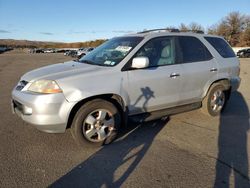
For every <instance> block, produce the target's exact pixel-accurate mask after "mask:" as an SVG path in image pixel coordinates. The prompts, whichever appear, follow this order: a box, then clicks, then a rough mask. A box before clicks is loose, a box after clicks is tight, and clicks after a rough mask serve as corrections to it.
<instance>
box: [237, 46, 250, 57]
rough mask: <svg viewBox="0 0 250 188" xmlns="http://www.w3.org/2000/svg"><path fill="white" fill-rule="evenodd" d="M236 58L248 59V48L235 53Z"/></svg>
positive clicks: (249, 53) (249, 51) (249, 54)
mask: <svg viewBox="0 0 250 188" xmlns="http://www.w3.org/2000/svg"><path fill="white" fill-rule="evenodd" d="M237 56H238V57H243V58H244V57H250V48H245V49H242V50H239V51H238V52H237Z"/></svg>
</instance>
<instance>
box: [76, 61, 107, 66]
mask: <svg viewBox="0 0 250 188" xmlns="http://www.w3.org/2000/svg"><path fill="white" fill-rule="evenodd" d="M79 62H81V63H86V64H90V65H97V66H103V67H110V65H105V64H98V63H95V62H94V61H90V60H85V59H84V60H79Z"/></svg>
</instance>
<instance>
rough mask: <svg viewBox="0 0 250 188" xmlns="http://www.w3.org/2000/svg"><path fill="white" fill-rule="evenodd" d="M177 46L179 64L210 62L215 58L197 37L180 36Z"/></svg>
mask: <svg viewBox="0 0 250 188" xmlns="http://www.w3.org/2000/svg"><path fill="white" fill-rule="evenodd" d="M176 46H177V49H178V50H177V51H178V55H177V57H178V60H177V61H178V63H191V62H199V61H208V60H210V59H212V58H213V57H212V55H211V53H210V52H209V51H208V49H207V48H206V46H205V45H204V44H203V43H202V42H201V41H200V40H199V39H198V38H196V37H192V36H178V40H177V44H176Z"/></svg>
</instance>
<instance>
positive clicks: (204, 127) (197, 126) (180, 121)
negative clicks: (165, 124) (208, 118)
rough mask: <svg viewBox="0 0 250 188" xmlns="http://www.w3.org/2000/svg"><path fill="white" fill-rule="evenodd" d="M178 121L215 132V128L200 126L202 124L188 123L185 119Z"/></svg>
mask: <svg viewBox="0 0 250 188" xmlns="http://www.w3.org/2000/svg"><path fill="white" fill-rule="evenodd" d="M180 122H182V123H185V124H188V125H192V126H194V127H198V128H201V129H206V130H209V131H213V132H215V130H213V129H209V128H206V127H202V126H199V125H196V124H194V123H189V122H186V121H180Z"/></svg>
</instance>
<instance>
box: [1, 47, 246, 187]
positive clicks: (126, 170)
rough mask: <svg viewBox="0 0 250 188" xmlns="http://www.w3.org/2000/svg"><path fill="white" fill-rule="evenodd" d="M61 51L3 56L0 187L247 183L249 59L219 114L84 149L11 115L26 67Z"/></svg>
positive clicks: (146, 128) (147, 127) (57, 58)
mask: <svg viewBox="0 0 250 188" xmlns="http://www.w3.org/2000/svg"><path fill="white" fill-rule="evenodd" d="M67 60H70V58H69V57H65V56H63V55H62V54H28V53H23V52H19V51H13V52H7V53H4V54H0V143H1V146H0V187H29V188H30V187H36V188H37V187H91V188H93V187H150V188H151V187H192V188H194V187H202V188H204V187H242V188H244V187H248V188H249V187H250V181H249V177H250V170H249V169H250V167H249V162H250V157H249V154H250V140H249V136H250V131H249V129H250V121H249V114H250V113H249V107H250V59H241V60H240V61H241V78H242V83H241V86H240V88H239V90H238V92H234V93H233V94H232V96H231V99H230V101H229V103H228V105H227V108H226V109H225V111H224V113H223V114H222V116H220V117H215V118H212V117H208V116H205V115H203V114H202V113H201V112H200V110H195V111H191V112H187V113H182V114H178V115H175V116H171V117H170V118H169V119H165V120H158V121H154V122H149V123H144V124H129V126H128V128H127V129H126V130H124V131H123V133H122V134H121V135H120V137H119V138H118V139H117V140H116V141H115V142H114V143H112V144H111V145H107V146H105V147H102V148H91V149H86V148H81V147H79V146H78V145H76V144H75V142H74V140H73V139H72V137H71V134H70V132H69V131H68V130H67V131H66V133H64V134H48V133H43V132H40V131H38V130H36V129H35V128H34V127H33V126H31V125H29V124H27V123H25V122H23V121H22V120H21V119H20V118H18V117H17V116H15V115H13V114H12V113H11V108H10V101H11V90H12V89H13V87H14V86H15V85H16V83H17V82H18V80H19V78H20V76H21V75H22V74H24V73H25V72H27V71H29V70H32V69H35V68H38V67H41V66H45V65H49V64H53V63H60V62H64V61H67Z"/></svg>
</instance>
